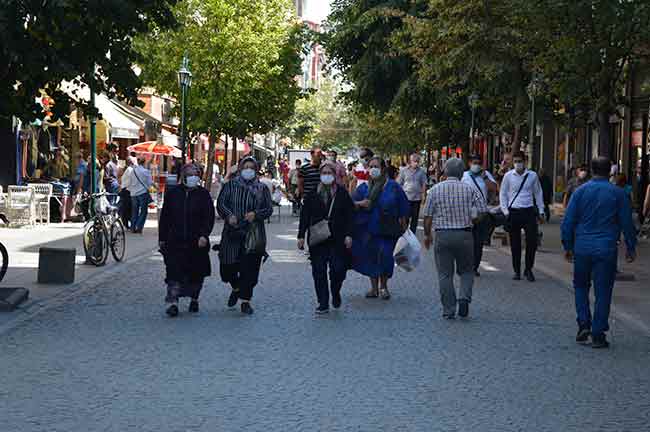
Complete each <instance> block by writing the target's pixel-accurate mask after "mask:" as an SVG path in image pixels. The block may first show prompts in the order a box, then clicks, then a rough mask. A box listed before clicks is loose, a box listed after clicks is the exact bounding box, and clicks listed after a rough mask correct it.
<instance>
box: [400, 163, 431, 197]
mask: <svg viewBox="0 0 650 432" xmlns="http://www.w3.org/2000/svg"><path fill="white" fill-rule="evenodd" d="M427 180H428V179H427V173H426V172H425V171H424V170H423V169H422V168H417V169H415V170H414V169H412V168H411V167H407V168H405V169H403V170H402V171H401V172H400V174H399V180H398V183H399V184H400V186H402V188H403V189H404V192H405V193H406V197H407V198H408V200H409V201H422V194H423V191H424V188H425V187H426V186H427Z"/></svg>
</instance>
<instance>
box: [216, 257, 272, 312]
mask: <svg viewBox="0 0 650 432" xmlns="http://www.w3.org/2000/svg"><path fill="white" fill-rule="evenodd" d="M261 266H262V255H256V254H246V255H243V256H242V257H241V259H240V260H239V262H238V263H235V264H221V265H220V268H219V270H220V273H221V280H222V281H224V282H225V283H229V284H230V285H231V286H232V290H233V291H235V292H237V293H238V296H239V298H240V299H242V300H244V301H250V300H251V299H252V298H253V289H254V288H255V286H256V285H257V282H258V280H259V276H260V268H261Z"/></svg>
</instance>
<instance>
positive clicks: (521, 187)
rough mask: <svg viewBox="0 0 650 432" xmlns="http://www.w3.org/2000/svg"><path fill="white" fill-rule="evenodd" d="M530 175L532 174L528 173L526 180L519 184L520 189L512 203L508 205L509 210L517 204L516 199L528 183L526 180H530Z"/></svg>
mask: <svg viewBox="0 0 650 432" xmlns="http://www.w3.org/2000/svg"><path fill="white" fill-rule="evenodd" d="M529 175H530V173H526V175H525V176H524V180H523V181H522V182H521V184H520V185H519V190H518V191H517V193H516V194H515V197H514V198H513V199H512V201H510V205H509V206H508V211H510V210H511V209H512V206H513V205H514V204H515V201H517V198H518V197H519V194H520V193H521V191H522V189H523V188H524V185H525V184H526V180H528V176H529Z"/></svg>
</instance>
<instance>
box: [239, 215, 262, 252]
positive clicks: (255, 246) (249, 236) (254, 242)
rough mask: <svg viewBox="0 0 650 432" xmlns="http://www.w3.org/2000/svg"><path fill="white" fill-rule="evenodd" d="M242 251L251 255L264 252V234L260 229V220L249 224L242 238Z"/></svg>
mask: <svg viewBox="0 0 650 432" xmlns="http://www.w3.org/2000/svg"><path fill="white" fill-rule="evenodd" d="M244 253H245V254H247V255H248V254H252V255H264V254H265V253H266V236H265V235H264V232H263V231H262V225H260V222H258V221H255V222H253V223H251V224H250V226H249V227H248V230H247V231H246V238H245V239H244Z"/></svg>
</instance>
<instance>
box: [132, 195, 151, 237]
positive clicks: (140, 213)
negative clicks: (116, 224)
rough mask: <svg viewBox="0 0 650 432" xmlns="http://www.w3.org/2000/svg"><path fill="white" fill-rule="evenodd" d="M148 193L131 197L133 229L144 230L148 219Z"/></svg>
mask: <svg viewBox="0 0 650 432" xmlns="http://www.w3.org/2000/svg"><path fill="white" fill-rule="evenodd" d="M148 195H149V194H148V193H143V194H140V195H138V196H134V197H131V229H132V230H133V231H142V229H143V228H144V223H145V222H146V221H147V212H148V211H149V204H148V203H149V196H148Z"/></svg>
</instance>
